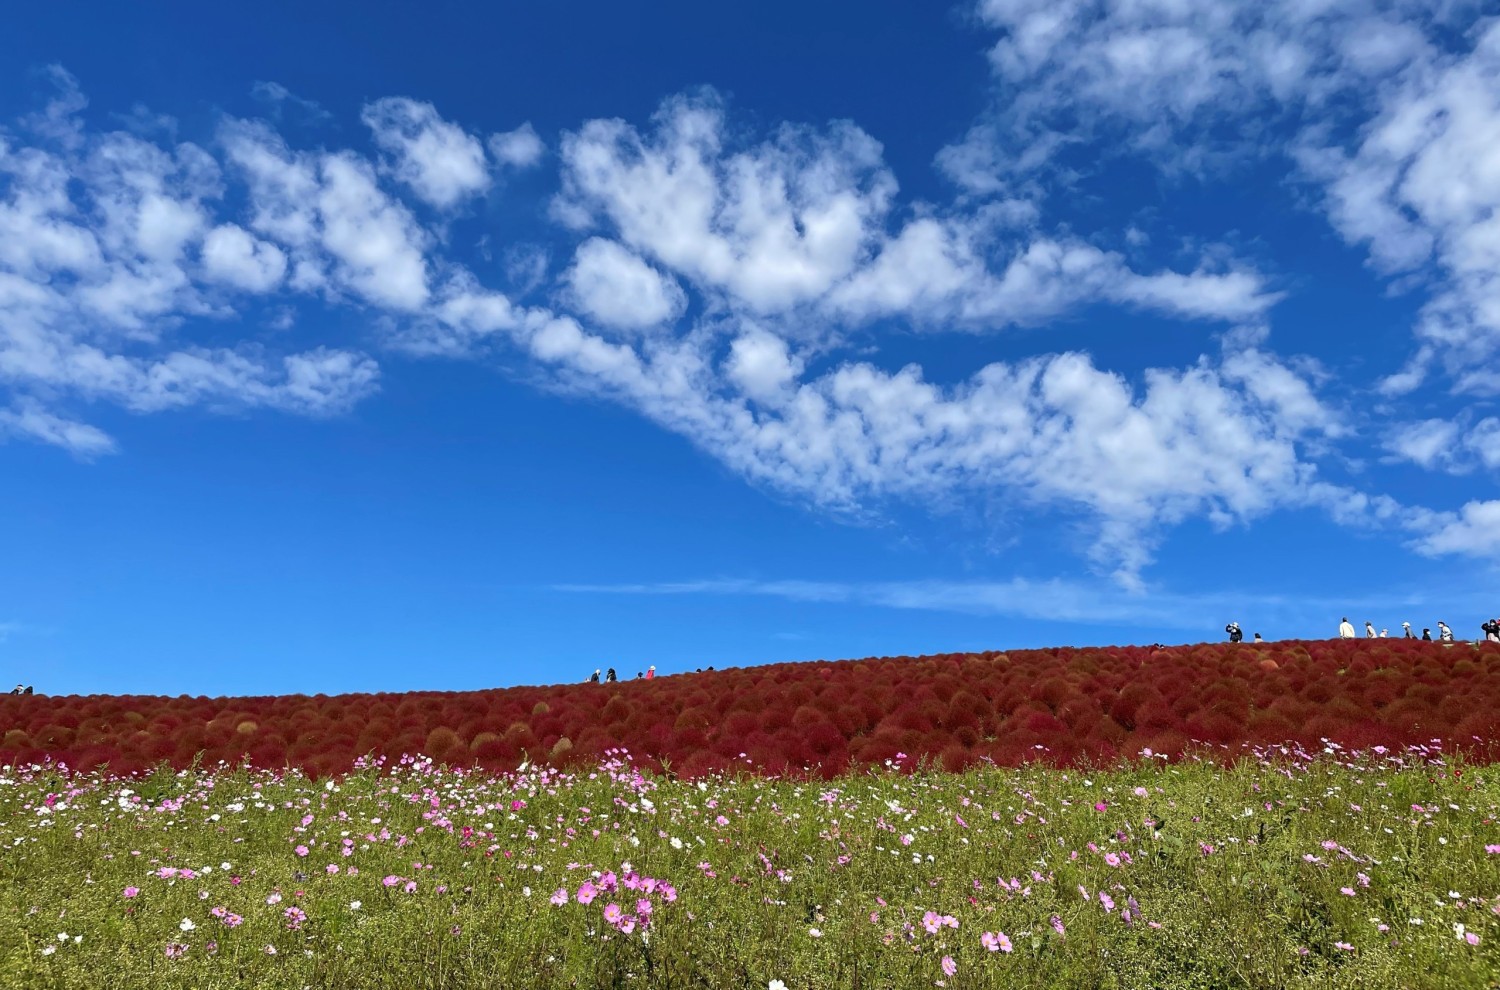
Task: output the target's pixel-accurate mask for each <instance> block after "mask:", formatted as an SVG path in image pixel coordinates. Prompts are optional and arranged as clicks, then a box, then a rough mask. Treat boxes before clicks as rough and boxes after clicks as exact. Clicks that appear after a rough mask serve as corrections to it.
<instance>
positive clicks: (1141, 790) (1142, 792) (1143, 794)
mask: <svg viewBox="0 0 1500 990" xmlns="http://www.w3.org/2000/svg"><path fill="white" fill-rule="evenodd" d="M1130 793H1132V794H1134V795H1135V796H1136V797H1146V796H1148V795H1149V793H1150V792H1149V791H1147V790H1146V789H1145V788H1144V787H1137V788H1136V789H1135V790H1133V791H1131V792H1130Z"/></svg>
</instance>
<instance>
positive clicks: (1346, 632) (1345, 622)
mask: <svg viewBox="0 0 1500 990" xmlns="http://www.w3.org/2000/svg"><path fill="white" fill-rule="evenodd" d="M1353 638H1354V626H1353V625H1352V624H1351V623H1350V622H1349V617H1348V616H1347V615H1346V616H1344V617H1343V618H1342V619H1340V620H1339V639H1353Z"/></svg>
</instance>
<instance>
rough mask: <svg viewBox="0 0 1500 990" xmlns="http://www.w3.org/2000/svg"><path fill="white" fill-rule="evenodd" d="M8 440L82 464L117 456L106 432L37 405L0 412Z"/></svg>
mask: <svg viewBox="0 0 1500 990" xmlns="http://www.w3.org/2000/svg"><path fill="white" fill-rule="evenodd" d="M7 436H13V437H20V438H22V439H27V440H36V441H40V442H41V443H47V444H52V445H54V446H57V447H61V448H63V449H64V450H66V451H68V452H69V453H71V454H73V455H74V456H75V457H78V458H80V459H82V460H92V459H93V458H95V457H98V456H100V455H102V454H113V453H114V452H115V442H114V441H113V440H111V439H110V437H109V435H108V434H106V433H105V432H104V431H103V430H100V429H97V428H95V427H92V426H89V425H88V424H86V423H78V422H75V421H73V420H70V419H64V418H63V417H61V416H57V415H55V414H53V413H50V412H48V411H47V410H45V409H43V408H41V407H40V406H39V405H37V404H36V403H33V402H23V403H21V404H20V405H19V406H18V407H15V408H11V409H0V440H3V439H5V438H6V437H7ZM7 631H8V630H7V628H6V627H5V626H4V625H0V640H3V639H4V638H5V636H4V634H5V633H6V632H7Z"/></svg>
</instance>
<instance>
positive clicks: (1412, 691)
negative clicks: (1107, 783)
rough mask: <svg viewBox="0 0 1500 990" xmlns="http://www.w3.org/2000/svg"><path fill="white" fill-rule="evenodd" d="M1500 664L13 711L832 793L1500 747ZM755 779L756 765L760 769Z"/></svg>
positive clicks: (1277, 657)
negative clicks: (807, 779) (1424, 747)
mask: <svg viewBox="0 0 1500 990" xmlns="http://www.w3.org/2000/svg"><path fill="white" fill-rule="evenodd" d="M1497 713H1500V647H1496V646H1492V645H1488V644H1486V645H1485V646H1483V647H1474V646H1471V645H1469V644H1458V645H1456V646H1444V645H1441V644H1438V643H1423V642H1413V641H1405V640H1375V641H1363V640H1357V641H1353V642H1340V641H1337V640H1333V641H1326V640H1315V641H1287V642H1278V643H1267V644H1264V645H1259V644H1256V645H1252V644H1240V645H1237V646H1231V645H1229V644H1205V645H1198V646H1182V647H1169V648H1163V649H1152V648H1149V647H1110V648H1087V649H1071V648H1060V649H1048V650H1017V651H1012V652H1009V653H997V652H991V653H969V654H945V655H938V656H928V657H920V658H909V657H897V658H879V659H867V660H850V661H839V662H808V663H790V664H773V665H768V666H762V667H747V668H739V669H733V670H724V671H712V672H706V673H701V674H679V675H675V676H669V677H658V678H657V679H655V680H653V681H629V682H622V683H619V684H568V685H554V686H551V687H516V688H506V689H500V690H493V691H475V692H462V693H458V692H414V693H409V694H370V695H360V694H351V695H339V696H335V697H325V696H321V695H320V696H317V697H312V698H309V697H305V696H296V695H292V696H279V697H260V698H216V699H209V698H188V697H182V698H156V697H134V696H87V697H78V696H71V697H58V698H53V697H43V696H32V697H6V698H3V699H0V760H3V761H5V762H13V761H18V760H20V761H39V760H41V759H43V758H44V757H51V758H53V759H56V760H62V761H65V762H67V763H69V764H70V765H73V766H77V767H93V766H96V765H98V764H101V763H105V762H108V763H109V764H110V766H111V768H112V769H114V770H115V771H117V772H121V771H128V770H132V769H140V768H143V767H147V766H150V765H154V764H156V763H158V762H161V761H164V760H165V761H169V762H171V763H173V764H174V765H178V766H185V765H187V764H189V763H191V762H192V761H193V759H194V758H195V757H198V756H200V754H201V757H202V758H203V760H204V761H205V762H207V763H213V762H217V761H219V760H225V761H229V762H238V761H240V760H242V759H248V760H249V761H250V762H252V763H254V764H256V765H259V766H267V767H280V766H284V765H287V764H291V765H294V766H299V767H302V768H304V769H307V770H309V771H311V772H313V773H329V772H335V771H339V770H343V769H345V768H347V767H349V766H350V765H351V764H352V763H353V762H354V761H355V760H356V758H357V757H359V756H361V755H364V754H376V755H379V756H385V757H387V758H397V757H399V756H401V755H402V754H417V753H423V754H426V755H429V756H432V757H434V758H436V759H438V760H440V761H444V762H450V763H455V764H471V763H477V764H479V765H483V766H486V767H490V768H495V769H506V768H512V767H514V766H515V765H517V764H518V763H519V762H520V761H521V760H522V759H525V758H530V759H532V760H534V761H546V762H552V763H557V764H568V763H578V762H591V761H593V760H594V759H595V758H597V757H598V756H599V755H600V754H602V753H604V752H605V751H607V750H610V749H612V748H616V747H620V748H625V749H628V750H629V751H630V752H631V753H632V754H634V755H635V757H636V758H637V759H641V760H644V761H645V762H647V763H657V762H659V761H666V762H668V763H670V765H671V767H672V769H674V770H675V771H678V772H681V773H685V774H690V775H696V774H700V773H703V772H707V771H710V770H717V769H723V768H726V767H731V766H735V765H738V766H741V767H745V766H747V765H749V766H753V767H755V768H757V769H768V770H779V769H783V768H787V767H790V768H801V767H812V768H817V769H818V772H821V773H823V774H825V775H831V774H833V773H837V772H839V771H841V770H844V769H846V768H848V766H849V765H850V764H851V763H854V764H859V765H868V764H878V763H881V762H882V761H884V760H887V759H891V758H893V757H894V756H895V755H896V754H897V753H904V754H906V755H907V757H909V758H911V759H918V758H923V757H930V758H935V759H940V760H941V761H942V763H943V765H944V766H946V767H949V768H953V769H957V768H960V767H964V766H967V765H970V764H972V763H974V762H977V761H980V760H984V759H991V760H994V761H995V762H997V763H1000V764H1005V765H1013V764H1017V763H1020V762H1023V761H1026V760H1036V759H1045V760H1048V761H1051V762H1057V763H1073V762H1078V761H1080V760H1091V761H1099V760H1109V759H1112V758H1114V757H1116V756H1119V755H1135V754H1137V753H1139V752H1140V751H1141V750H1142V749H1146V748H1150V749H1152V750H1154V751H1157V752H1164V753H1171V754H1175V753H1178V752H1181V751H1182V750H1183V749H1184V748H1185V747H1187V746H1189V745H1190V743H1192V742H1201V743H1205V744H1209V745H1213V746H1228V747H1231V748H1233V749H1238V747H1239V746H1240V745H1241V744H1245V743H1255V744H1270V743H1281V742H1288V741H1297V742H1301V743H1303V744H1305V745H1312V744H1315V743H1318V742H1319V740H1321V739H1324V738H1326V739H1329V740H1333V741H1336V742H1338V743H1340V744H1343V745H1345V746H1354V747H1358V746H1373V745H1386V746H1398V745H1403V744H1415V743H1428V742H1430V741H1432V740H1434V739H1438V740H1442V741H1443V742H1444V743H1445V745H1447V746H1449V747H1450V748H1454V747H1456V748H1462V749H1466V750H1468V751H1469V752H1471V753H1474V754H1475V755H1476V756H1487V755H1488V754H1489V750H1490V747H1491V744H1492V743H1493V741H1494V740H1496V739H1497V738H1500V714H1497ZM747 761H748V763H747Z"/></svg>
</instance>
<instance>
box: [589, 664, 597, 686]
mask: <svg viewBox="0 0 1500 990" xmlns="http://www.w3.org/2000/svg"><path fill="white" fill-rule="evenodd" d="M589 683H590V684H598V683H599V668H598V667H595V668H594V672H593V673H592V674H590V675H589Z"/></svg>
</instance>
